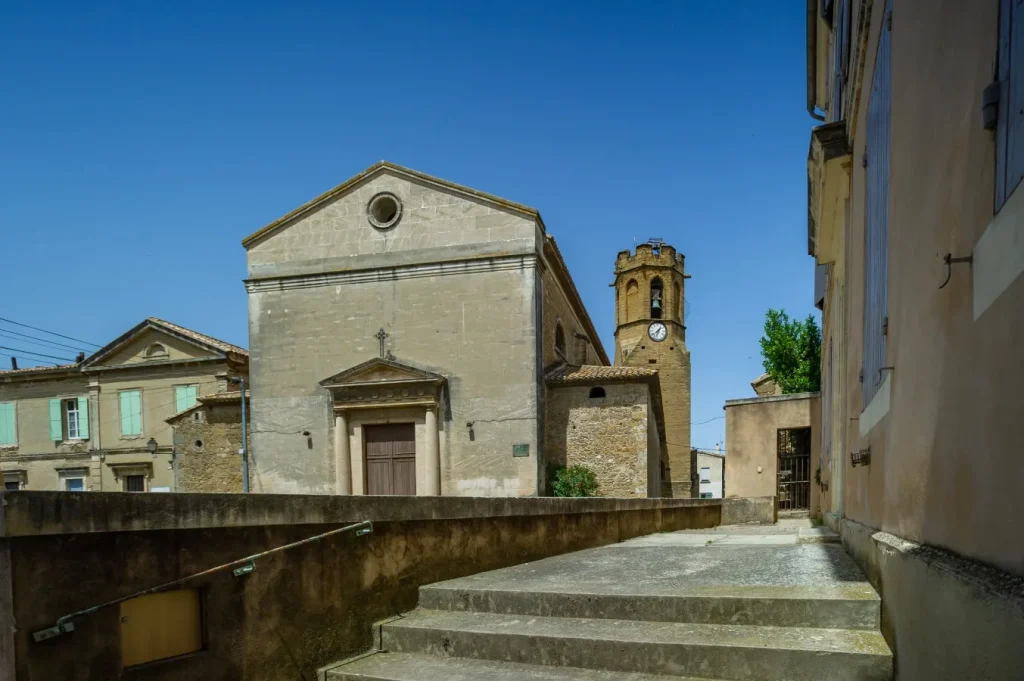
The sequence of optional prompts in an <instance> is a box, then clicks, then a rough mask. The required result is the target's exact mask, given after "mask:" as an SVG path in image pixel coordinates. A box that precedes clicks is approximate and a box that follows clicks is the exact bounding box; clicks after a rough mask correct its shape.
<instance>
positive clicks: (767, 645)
mask: <svg viewBox="0 0 1024 681" xmlns="http://www.w3.org/2000/svg"><path fill="white" fill-rule="evenodd" d="M381 644H382V645H381V647H382V649H383V650H386V651H388V652H392V653H419V654H430V655H436V656H441V657H460V658H474V659H484V660H496V661H507V662H518V663H523V664H534V665H547V666H556V667H578V668H585V669H601V670H606V671H612V672H637V673H645V674H675V675H679V676H704V677H708V678H715V679H732V680H734V681H891V679H892V674H893V667H892V653H891V652H890V651H889V647H888V646H887V645H886V643H885V640H884V639H883V638H882V636H881V634H880V633H878V632H872V631H865V630H854V629H809V628H799V627H766V626H751V625H729V624H693V623H679V622H637V621H628V620H612V619H581V618H567V617H532V616H521V615H500V614H492V613H480V612H455V611H436V610H415V611H413V612H412V613H409V614H408V615H406V616H405V617H403V618H401V619H397V620H393V621H391V622H389V623H387V624H384V625H383V626H382V628H381Z"/></svg>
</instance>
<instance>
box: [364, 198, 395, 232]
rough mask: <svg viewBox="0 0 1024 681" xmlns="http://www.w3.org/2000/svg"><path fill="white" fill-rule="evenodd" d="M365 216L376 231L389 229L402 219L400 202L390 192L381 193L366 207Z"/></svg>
mask: <svg viewBox="0 0 1024 681" xmlns="http://www.w3.org/2000/svg"><path fill="white" fill-rule="evenodd" d="M366 216H367V218H368V219H369V220H370V224H371V225H373V226H374V227H376V228H377V229H390V228H391V227H394V226H395V225H397V224H398V220H399V219H400V218H401V217H402V202H401V201H399V199H398V197H397V196H395V195H394V194H392V193H391V192H381V193H380V194H376V195H374V197H373V198H372V199H370V203H368V204H367V205H366Z"/></svg>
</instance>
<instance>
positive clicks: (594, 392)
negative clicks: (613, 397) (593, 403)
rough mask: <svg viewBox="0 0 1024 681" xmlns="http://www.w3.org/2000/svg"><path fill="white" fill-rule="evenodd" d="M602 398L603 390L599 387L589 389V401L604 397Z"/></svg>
mask: <svg viewBox="0 0 1024 681" xmlns="http://www.w3.org/2000/svg"><path fill="white" fill-rule="evenodd" d="M604 396H605V394H604V388H602V387H600V386H597V387H594V388H591V389H590V398H591V399H596V398H598V397H604Z"/></svg>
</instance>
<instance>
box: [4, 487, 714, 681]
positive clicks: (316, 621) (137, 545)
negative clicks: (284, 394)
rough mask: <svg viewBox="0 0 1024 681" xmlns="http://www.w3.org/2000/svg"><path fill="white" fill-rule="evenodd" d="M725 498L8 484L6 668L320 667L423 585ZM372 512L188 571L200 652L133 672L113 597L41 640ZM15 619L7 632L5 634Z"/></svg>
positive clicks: (633, 530)
mask: <svg viewBox="0 0 1024 681" xmlns="http://www.w3.org/2000/svg"><path fill="white" fill-rule="evenodd" d="M721 514H722V505H721V500H718V499H705V500H701V499H552V498H489V499H482V498H461V497H434V498H428V497H418V498H416V497H329V496H298V495H247V496H243V495H221V494H153V495H149V494H119V493H89V494H69V493H52V492H15V493H0V631H2V632H5V633H3V634H2V635H0V680H6V679H14V678H18V679H22V678H25V679H30V678H31V679H62V680H75V679H114V678H123V679H138V680H157V679H159V680H167V679H198V678H201V679H247V680H248V679H254V680H264V679H265V680H267V681H271V680H277V679H283V678H293V679H298V678H302V679H311V678H313V675H314V673H315V670H316V669H317V668H318V667H320V666H322V665H325V664H327V663H329V662H333V661H336V660H338V659H341V658H344V657H346V656H349V655H352V654H354V653H358V652H360V651H363V650H366V649H368V648H369V647H370V645H371V642H372V637H371V629H372V623H373V622H376V621H379V620H381V619H384V618H386V617H389V616H393V615H396V614H399V613H401V612H404V611H407V610H410V609H412V608H414V607H415V605H416V601H417V589H418V588H419V586H420V585H423V584H429V583H432V582H437V581H441V580H445V579H452V578H455V577H461V576H465V575H468V574H473V573H476V572H482V571H485V570H491V569H496V568H499V567H505V566H508V565H514V564H517V563H522V562H527V561H531V560H537V559H540V558H544V557H547V556H551V555H557V554H560V553H565V552H569V551H577V550H580V549H585V548H590V547H595V546H601V545H605V544H609V543H614V542H617V541H621V540H624V539H628V538H630V537H635V536H640V535H645V534H650V533H654V532H663V531H671V530H679V529H689V528H707V527H713V526H715V525H717V524H719V523H720V520H721ZM362 520H372V521H373V522H374V530H373V534H372V535H369V536H365V537H355V536H353V535H352V534H351V533H346V534H342V535H336V536H333V537H329V538H326V539H323V540H319V541H315V542H311V543H309V544H305V545H303V546H300V547H296V548H294V549H289V550H287V551H283V552H280V553H277V554H273V555H271V556H268V557H265V558H261V559H259V560H257V561H256V569H255V570H254V571H253V572H252V573H251V574H248V575H245V576H242V577H234V576H233V575H232V573H231V571H230V570H227V571H221V572H218V573H215V574H212V575H209V576H206V577H203V578H198V579H195V580H192V581H190V582H189V583H188V586H191V587H193V588H199V589H201V598H202V601H201V602H202V611H203V617H204V624H205V626H204V629H205V639H204V643H205V646H204V650H202V651H200V652H197V653H193V654H190V655H186V656H182V657H178V658H173V659H169V660H164V661H160V662H153V663H150V664H146V665H141V666H137V667H132V668H128V669H122V664H121V659H122V657H121V648H120V645H121V643H120V642H121V638H120V636H121V626H122V624H121V622H120V619H119V609H118V607H117V606H115V607H110V608H105V609H103V610H100V611H98V612H96V613H95V614H92V615H89V616H86V617H81V618H78V619H76V620H75V621H74V625H75V631H74V632H72V633H69V634H65V635H62V636H59V637H57V638H54V639H52V640H49V641H44V642H42V643H34V642H33V641H32V632H34V631H37V630H39V629H43V628H46V627H50V626H52V625H53V624H54V623H55V621H56V620H57V618H58V617H60V616H62V615H65V614H67V613H70V612H73V611H76V610H79V609H81V608H86V607H90V606H93V605H96V604H99V603H102V602H104V601H107V600H111V599H115V598H119V597H122V596H125V595H128V594H132V593H135V592H137V591H140V590H142V589H146V588H150V587H153V586H156V585H159V584H162V583H165V582H169V581H172V580H175V579H179V578H181V577H184V576H186V575H189V574H192V573H195V572H198V571H201V570H205V569H207V568H210V567H213V566H216V565H219V564H223V563H227V562H229V561H232V560H236V559H238V558H242V557H244V556H246V555H249V554H253V553H257V552H260V551H265V550H268V549H271V548H274V547H277V546H281V545H283V544H287V543H289V542H294V541H298V540H301V539H305V538H308V537H310V536H313V535H316V534H318V533H321V532H325V531H328V530H331V529H335V528H337V527H340V526H342V525H346V524H349V523H353V522H358V521H362ZM6 632H11V633H9V634H8V633H6Z"/></svg>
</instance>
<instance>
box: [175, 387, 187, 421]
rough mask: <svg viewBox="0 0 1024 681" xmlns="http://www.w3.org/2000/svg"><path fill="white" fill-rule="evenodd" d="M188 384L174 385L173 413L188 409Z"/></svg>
mask: <svg viewBox="0 0 1024 681" xmlns="http://www.w3.org/2000/svg"><path fill="white" fill-rule="evenodd" d="M187 392H188V386H187V385H176V386H174V413H175V414H177V413H179V412H183V411H185V410H186V409H188V404H187V403H188V396H187Z"/></svg>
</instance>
